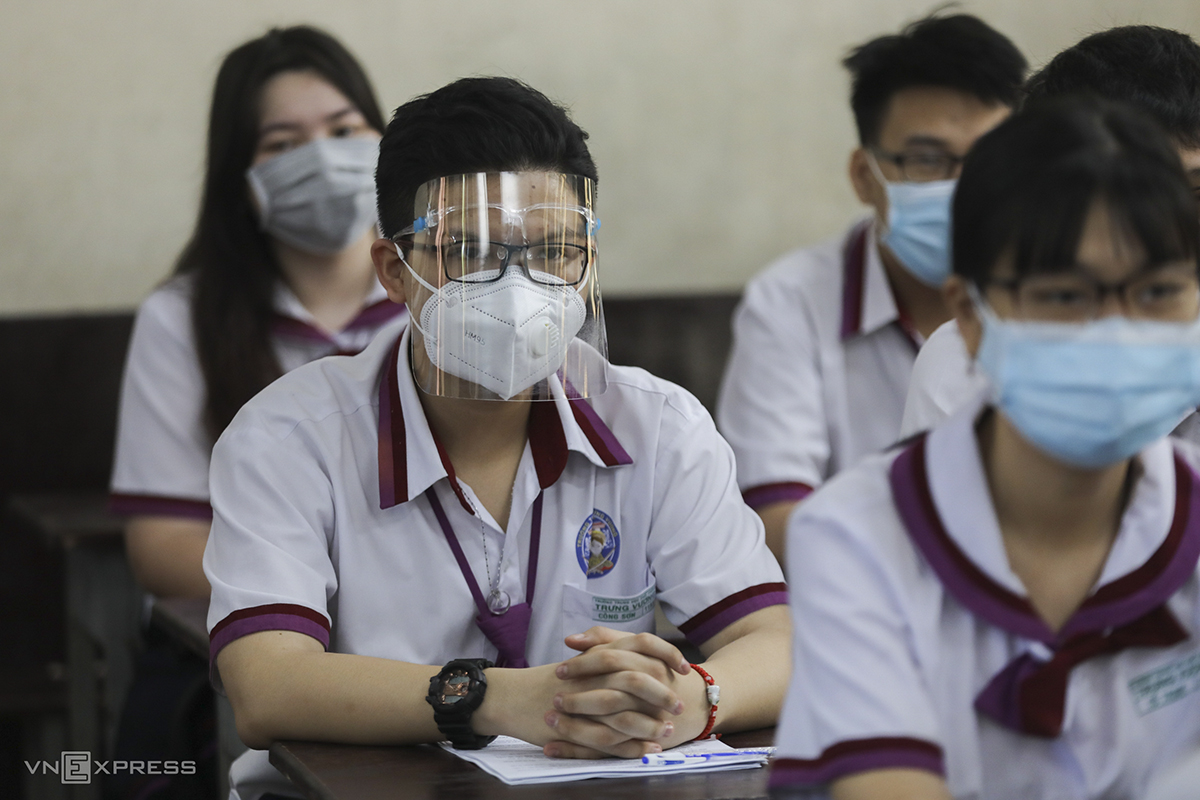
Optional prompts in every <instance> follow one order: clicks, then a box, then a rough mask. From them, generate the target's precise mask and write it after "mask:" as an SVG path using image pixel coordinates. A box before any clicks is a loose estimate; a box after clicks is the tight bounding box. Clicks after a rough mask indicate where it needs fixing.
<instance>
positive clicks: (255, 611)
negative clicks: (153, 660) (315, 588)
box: [208, 603, 329, 685]
mask: <svg viewBox="0 0 1200 800" xmlns="http://www.w3.org/2000/svg"><path fill="white" fill-rule="evenodd" d="M260 631H295V632H296V633H303V634H304V635H306V636H311V637H312V638H314V639H316V640H317V641H318V642H320V643H321V646H322V647H324V648H325V649H326V650H328V649H329V620H327V619H326V618H325V615H324V614H322V613H320V612H319V611H313V610H312V609H311V608H307V607H306V606H301V605H295V604H293V603H270V604H268V605H264V606H254V607H253V608H241V609H238V610H237V611H234V612H233V613H232V614H230V615H229V616H227V617H225V619H223V620H221V621H220V622H218V623H217V624H216V625H214V626H213V629H212V630H211V631H210V632H209V634H208V671H209V675H210V676H211V677H212V678H213V683H214V685H218V684H217V681H216V675H217V655H218V654H219V653H220V652H221V650H223V649H224V648H225V645H227V644H229V643H230V642H232V641H233V640H235V639H240V638H241V637H243V636H248V635H250V634H252V633H258V632H260Z"/></svg>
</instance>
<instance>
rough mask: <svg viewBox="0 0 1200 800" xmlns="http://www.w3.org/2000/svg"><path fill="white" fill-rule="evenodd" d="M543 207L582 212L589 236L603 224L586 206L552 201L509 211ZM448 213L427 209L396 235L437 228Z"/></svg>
mask: <svg viewBox="0 0 1200 800" xmlns="http://www.w3.org/2000/svg"><path fill="white" fill-rule="evenodd" d="M488 208H497V209H500V210H501V211H504V210H505V209H504V207H503V206H499V205H489V206H488ZM543 208H556V209H563V210H569V211H578V212H579V213H580V214H582V215H583V216H584V217H585V218H586V219H587V233H588V236H595V235H596V233H597V232H598V231H599V230H600V224H601V223H600V218H599V217H597V216H596V215H595V214H593V213H591V212H590V211H589V210H588V209H587V208H586V207H585V206H561V205H554V204H550V203H543V204H539V205H536V206H529V207H528V208H522V209H516V210H513V211H509V212H508V213H512V214H523V213H524V212H526V211H537V210H539V209H543ZM447 213H449V212H448V211H433V210H430V211H427V212H425V213H424V214H423V215H421V216H419V217H417V218H416V219H415V220H413V223H412V225H409V226H408V227H407V228H405V229H404V230H402V231H400V232H399V233H397V234H396V236H409V235H414V234H418V233H420V232H421V231H426V230H432V229H433V228H436V227H437V226H438V223H439V222H440V221H441V220H442V218H443V217H444V216H446V214H447Z"/></svg>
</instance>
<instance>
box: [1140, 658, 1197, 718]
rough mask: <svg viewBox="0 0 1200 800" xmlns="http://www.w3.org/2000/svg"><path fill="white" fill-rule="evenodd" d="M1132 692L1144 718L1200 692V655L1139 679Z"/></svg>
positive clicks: (1141, 676) (1169, 665)
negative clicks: (1152, 712)
mask: <svg viewBox="0 0 1200 800" xmlns="http://www.w3.org/2000/svg"><path fill="white" fill-rule="evenodd" d="M1129 691H1130V693H1131V694H1132V695H1133V705H1134V707H1135V708H1137V712H1138V714H1139V715H1141V716H1143V717H1144V716H1146V715H1147V714H1149V713H1150V712H1151V711H1157V710H1158V709H1160V708H1162V707H1163V706H1169V705H1171V704H1172V703H1177V702H1179V701H1180V700H1182V699H1183V698H1185V697H1187V696H1188V695H1189V694H1191V693H1193V692H1195V691H1200V653H1194V654H1193V655H1190V656H1188V657H1186V658H1182V659H1180V660H1179V661H1176V662H1174V663H1172V664H1167V665H1166V666H1165V667H1159V668H1158V669H1156V670H1151V671H1150V672H1147V673H1145V674H1144V675H1139V676H1138V677H1136V678H1134V679H1133V680H1131V681H1130V682H1129Z"/></svg>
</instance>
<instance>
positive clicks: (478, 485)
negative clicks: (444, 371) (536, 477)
mask: <svg viewBox="0 0 1200 800" xmlns="http://www.w3.org/2000/svg"><path fill="white" fill-rule="evenodd" d="M419 394H420V396H421V405H422V407H423V408H424V409H425V417H426V419H428V420H429V427H430V429H431V430H432V431H433V434H434V435H435V436H436V437H437V439H438V441H439V442H441V445H442V447H443V449H444V450H445V451H446V456H447V457H448V458H449V459H450V463H451V464H452V465H453V466H454V472H455V474H456V475H457V477H458V478H459V480H461V481H462V482H463V483H465V484H467V485H468V486H470V487H471V489H472V490H473V491H474V492H475V496H476V497H478V498H479V500H480V502H482V503H483V505H484V507H485V508H487V510H488V513H490V514H491V515H492V518H493V519H495V520H496V522H497V523H499V524H500V525H501V526H505V527H507V524H508V515H509V511H510V510H511V505H512V489H513V483H514V482H515V480H516V476H517V467H518V466H519V465H520V463H521V457H522V455H523V454H524V452H525V442H526V438H527V434H526V429H527V427H528V425H529V413H530V410H531V403H529V402H521V401H514V400H509V401H500V400H467V399H461V398H456V397H439V396H437V395H431V394H425V393H424V392H419Z"/></svg>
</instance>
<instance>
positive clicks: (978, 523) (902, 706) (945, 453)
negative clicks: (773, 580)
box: [771, 402, 1200, 800]
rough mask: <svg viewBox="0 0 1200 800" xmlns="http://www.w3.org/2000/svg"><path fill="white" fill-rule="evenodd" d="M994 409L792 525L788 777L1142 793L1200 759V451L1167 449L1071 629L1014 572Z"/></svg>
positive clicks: (1161, 447)
mask: <svg viewBox="0 0 1200 800" xmlns="http://www.w3.org/2000/svg"><path fill="white" fill-rule="evenodd" d="M981 407H982V403H981V402H976V403H972V404H970V405H968V406H967V407H966V408H963V409H962V410H961V411H960V412H958V413H956V414H955V415H953V416H952V417H951V418H950V419H949V420H947V421H946V423H945V424H943V425H942V426H940V427H938V428H935V429H934V430H933V432H932V433H930V434H929V435H928V436H927V437H921V438H919V439H918V440H917V441H916V442H915V443H913V444H911V445H909V446H907V447H903V448H900V449H898V450H895V451H892V452H889V453H886V454H882V455H879V456H876V457H873V458H871V459H868V460H865V461H864V462H863V463H862V464H861V465H859V466H858V467H857V468H855V469H852V470H850V471H848V472H846V473H843V474H842V475H840V476H838V478H837V479H835V480H834V481H831V482H830V483H829V485H828V486H826V487H825V488H824V489H823V490H822V491H821V492H819V493H817V494H816V495H815V496H813V497H812V498H810V499H809V500H808V501H806V502H805V503H804V504H803V505H802V506H801V507H800V508H798V509H797V511H796V513H794V514H793V515H792V517H791V520H790V523H789V527H788V537H789V545H794V544H795V543H797V542H799V541H803V542H804V546H803V547H799V546H789V549H788V552H789V563H788V569H789V575H790V576H791V578H792V582H793V586H794V588H793V592H792V612H793V618H794V624H795V644H794V659H795V660H794V665H793V667H794V677H793V681H792V685H791V687H790V689H789V692H788V696H787V699H786V701H785V705H784V709H783V714H782V718H781V720H780V724H779V728H778V741H777V744H778V747H779V751H778V756H779V758H778V760H777V761H776V763H775V767H774V770H773V774H772V778H771V780H772V785H773V786H779V787H786V786H795V787H803V786H818V787H819V786H822V785H824V784H827V783H828V782H830V781H833V780H835V779H837V778H839V777H842V776H845V775H849V774H852V773H855V772H860V771H864V770H871V769H880V768H888V767H912V768H917V769H923V770H928V771H930V772H934V773H937V774H940V775H943V776H944V777H945V779H946V782H947V784H948V785H949V789H950V792H951V794H952V795H953V796H954V797H955V798H958V799H959V800H1008V799H1009V798H1021V800H1052V799H1053V800H1067V799H1068V798H1079V799H1080V800H1082V799H1083V798H1114V799H1115V798H1141V797H1143V796H1144V792H1145V790H1146V786H1147V784H1148V783H1149V782H1150V781H1151V780H1152V779H1153V778H1154V776H1155V775H1156V774H1158V773H1159V772H1161V771H1163V770H1164V769H1166V768H1168V767H1169V766H1170V765H1172V764H1175V763H1177V762H1179V761H1181V760H1183V759H1185V758H1187V757H1188V756H1189V755H1194V754H1195V753H1196V752H1197V750H1198V749H1200V577H1198V575H1197V561H1198V559H1200V478H1198V477H1197V472H1196V470H1197V465H1200V451H1198V450H1197V449H1196V448H1195V447H1194V446H1193V445H1190V444H1188V443H1185V442H1177V441H1174V440H1168V439H1161V440H1159V441H1157V442H1155V443H1154V444H1152V445H1151V446H1149V447H1148V448H1146V449H1145V450H1144V451H1142V453H1141V454H1140V455H1139V456H1138V458H1139V460H1140V462H1141V468H1142V474H1141V477H1140V478H1139V479H1138V481H1137V483H1136V485H1135V486H1134V489H1133V493H1132V496H1131V498H1130V501H1129V505H1128V508H1127V509H1126V511H1125V513H1124V515H1123V517H1122V519H1121V524H1120V528H1119V531H1118V534H1117V537H1116V539H1115V541H1114V543H1113V546H1112V550H1111V552H1110V553H1109V556H1108V560H1107V562H1106V563H1105V565H1104V567H1103V570H1102V573H1101V576H1100V579H1099V581H1098V583H1097V588H1096V589H1095V590H1094V591H1093V592H1092V594H1091V595H1090V596H1089V597H1088V598H1087V599H1086V600H1085V602H1084V603H1083V605H1082V606H1081V608H1080V609H1079V610H1078V611H1077V612H1076V613H1075V614H1074V616H1073V617H1071V619H1070V620H1068V621H1067V623H1066V624H1065V625H1064V627H1063V628H1062V629H1061V630H1060V631H1059V632H1057V633H1055V632H1053V631H1051V630H1050V629H1049V628H1048V626H1047V625H1046V624H1045V623H1044V622H1043V621H1042V620H1041V618H1040V617H1039V616H1038V615H1037V614H1036V612H1035V611H1034V610H1033V607H1032V606H1031V605H1030V602H1029V600H1028V597H1027V595H1026V593H1025V591H1024V588H1023V586H1022V584H1021V582H1020V580H1019V579H1018V578H1017V577H1016V575H1015V574H1013V572H1012V571H1011V569H1010V568H1009V566H1008V562H1007V558H1006V555H1005V551H1004V546H1003V543H1002V541H1001V537H1000V530H999V525H998V523H997V521H996V517H995V513H994V511H993V509H992V505H991V500H990V495H989V494H988V489H987V482H986V478H985V475H984V472H983V468H982V466H981V463H980V457H979V452H978V447H977V444H976V438H975V435H974V421H975V419H976V418H977V416H978V414H979V412H980V409H981Z"/></svg>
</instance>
